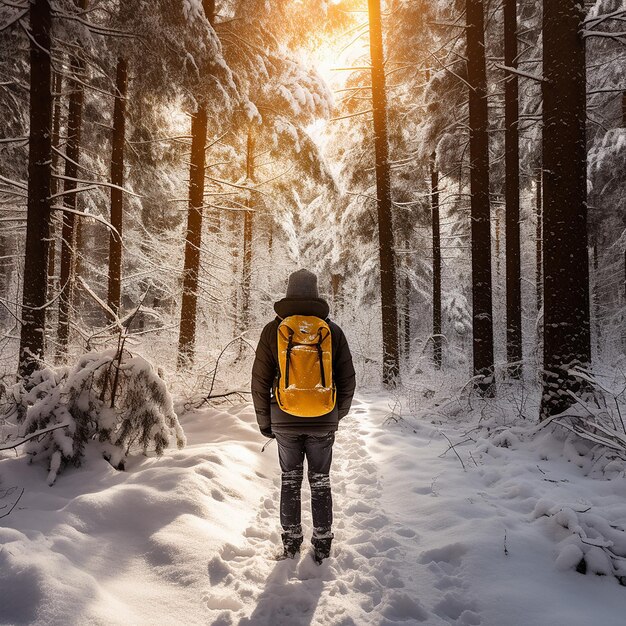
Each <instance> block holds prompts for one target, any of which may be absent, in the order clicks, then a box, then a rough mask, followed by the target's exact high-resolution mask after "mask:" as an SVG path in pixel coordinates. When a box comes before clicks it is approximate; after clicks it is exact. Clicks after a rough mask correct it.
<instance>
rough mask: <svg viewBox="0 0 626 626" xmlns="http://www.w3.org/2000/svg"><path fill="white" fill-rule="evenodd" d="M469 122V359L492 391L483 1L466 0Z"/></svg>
mask: <svg viewBox="0 0 626 626" xmlns="http://www.w3.org/2000/svg"><path fill="white" fill-rule="evenodd" d="M467 58H468V62H467V76H468V82H469V84H470V89H469V124H470V191H471V222H472V226H471V237H472V246H471V248H472V309H473V310H472V329H473V363H474V376H477V377H480V378H478V379H477V388H478V390H479V392H480V393H481V394H483V395H493V393H494V379H493V376H494V363H493V314H492V306H493V304H492V287H491V222H490V217H491V216H490V203H489V139H488V133H487V130H488V109H487V70H486V62H485V23H484V7H483V2H482V0H467Z"/></svg>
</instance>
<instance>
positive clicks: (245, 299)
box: [240, 129, 255, 333]
mask: <svg viewBox="0 0 626 626" xmlns="http://www.w3.org/2000/svg"><path fill="white" fill-rule="evenodd" d="M254 143H255V142H254V136H253V133H252V130H251V129H249V130H248V141H247V146H246V183H247V184H248V185H252V184H253V183H254V148H255V145H254ZM251 194H252V192H250V191H248V192H246V201H245V204H246V208H247V209H248V210H247V211H244V214H243V271H242V281H241V317H240V320H241V326H240V331H241V332H242V333H244V332H245V331H246V330H248V326H249V324H250V274H251V273H252V219H253V202H252V196H251Z"/></svg>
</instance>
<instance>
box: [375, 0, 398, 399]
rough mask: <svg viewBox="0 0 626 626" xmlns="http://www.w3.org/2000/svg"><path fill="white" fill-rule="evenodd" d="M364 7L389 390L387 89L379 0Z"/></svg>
mask: <svg viewBox="0 0 626 626" xmlns="http://www.w3.org/2000/svg"><path fill="white" fill-rule="evenodd" d="M368 8H369V24H370V28H369V32H370V53H371V60H372V70H371V71H372V110H373V118H374V148H375V157H376V167H375V169H376V191H377V194H376V197H377V202H376V204H377V206H378V239H379V255H380V292H381V310H382V343H383V383H384V384H386V385H388V386H391V387H393V386H395V380H396V378H397V376H398V375H399V360H398V305H397V298H396V265H395V251H394V233H393V223H392V198H391V172H390V168H389V137H388V131H387V90H386V85H385V67H384V50H383V35H382V21H381V14H380V0H368Z"/></svg>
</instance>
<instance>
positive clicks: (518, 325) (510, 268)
mask: <svg viewBox="0 0 626 626" xmlns="http://www.w3.org/2000/svg"><path fill="white" fill-rule="evenodd" d="M517 54H518V53H517V0H504V65H505V66H506V67H509V68H512V69H513V70H516V69H517ZM518 123H519V86H518V78H517V74H515V72H511V73H510V74H509V75H508V76H507V78H506V82H505V84H504V126H505V131H504V132H505V139H504V141H505V168H506V175H505V176H506V182H505V206H506V347H507V359H508V362H509V364H510V367H509V372H510V374H511V375H512V376H514V377H518V376H519V375H520V374H521V360H522V294H521V280H522V277H521V251H520V226H519V221H520V191H519V189H520V187H519V186H520V176H519V134H518Z"/></svg>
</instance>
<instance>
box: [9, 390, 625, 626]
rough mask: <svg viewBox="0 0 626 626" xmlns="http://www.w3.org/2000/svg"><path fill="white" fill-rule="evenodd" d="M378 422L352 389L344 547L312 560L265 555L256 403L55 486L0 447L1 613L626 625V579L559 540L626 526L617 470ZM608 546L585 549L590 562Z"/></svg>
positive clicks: (536, 445)
mask: <svg viewBox="0 0 626 626" xmlns="http://www.w3.org/2000/svg"><path fill="white" fill-rule="evenodd" d="M389 414H390V410H389V404H388V401H387V400H385V399H382V398H380V397H378V398H377V397H374V396H361V397H360V399H359V400H358V401H355V405H354V408H353V411H352V413H351V416H350V417H349V418H347V419H346V420H344V421H343V422H342V424H341V426H342V429H341V430H340V433H339V434H338V437H337V443H336V446H335V451H334V456H335V460H334V465H333V474H332V482H333V490H334V500H335V528H334V530H335V537H336V539H335V544H334V546H333V554H332V557H331V558H330V559H329V560H328V561H326V562H324V563H323V564H322V565H321V566H319V567H318V566H317V565H315V564H314V562H313V561H312V559H311V558H310V556H309V554H308V550H305V551H304V552H303V554H302V555H301V557H300V558H299V559H296V560H293V561H292V560H287V561H280V562H276V561H273V560H272V559H271V556H272V554H273V553H275V552H276V550H277V547H278V545H279V541H280V539H279V525H278V498H279V472H278V465H277V459H276V444H275V443H271V444H270V445H269V446H268V448H267V449H266V450H265V452H263V453H261V445H262V444H263V443H264V442H265V440H264V439H263V438H262V437H261V436H260V435H259V434H258V431H257V428H256V423H255V421H254V416H253V411H252V408H251V406H250V405H247V404H246V405H241V406H237V407H232V408H227V409H206V410H202V411H197V412H193V413H188V414H185V415H183V416H182V417H181V423H182V425H183V427H184V429H185V432H186V434H187V438H188V446H187V447H186V448H185V449H183V450H180V451H177V450H167V451H166V453H165V454H164V456H163V457H161V458H160V459H159V458H152V457H150V458H146V457H134V458H133V459H132V460H131V462H130V463H129V464H128V467H127V471H125V472H118V471H116V470H114V469H112V468H111V467H110V466H109V465H108V463H106V462H105V461H104V460H102V459H99V458H94V457H89V458H88V459H87V463H86V464H85V465H84V466H83V467H82V468H80V469H78V470H73V469H72V470H70V469H68V470H66V471H65V472H64V473H63V474H61V476H60V477H59V479H58V480H57V482H56V484H55V485H54V486H53V487H48V486H47V485H46V482H45V477H46V469H45V467H43V466H41V465H26V463H25V460H24V459H23V458H19V457H18V458H4V459H3V460H2V461H0V478H1V480H2V482H1V484H0V506H4V508H3V509H0V515H2V513H5V512H6V511H7V510H8V509H9V508H10V507H11V506H12V505H13V503H14V502H15V501H16V499H17V498H18V496H20V493H21V490H22V488H23V489H24V492H23V495H22V496H21V498H20V500H19V502H18V503H17V506H16V507H15V508H14V510H13V511H12V512H11V514H10V515H8V516H6V517H4V518H2V519H0V545H1V547H0V622H1V623H2V624H24V623H31V624H42V625H43V624H45V625H55V624H59V625H61V624H63V625H66V624H81V625H83V624H106V625H115V624H124V625H127V624H189V625H191V624H215V625H224V626H226V625H228V624H259V625H260V624H268V625H269V624H272V625H280V624H284V625H288V626H298V625H301V624H302V625H305V624H306V625H308V624H317V625H324V626H327V625H335V624H337V625H346V626H347V625H353V624H354V625H361V624H417V623H421V624H426V625H433V626H436V625H444V624H463V625H470V624H482V625H485V626H487V625H489V626H532V625H537V626H546V625H555V626H578V625H580V626H583V625H585V626H587V625H589V624H601V625H603V626H618V625H619V626H622V625H623V624H624V623H625V619H626V618H625V617H624V616H625V615H626V588H624V587H621V586H620V585H619V584H618V582H617V579H616V578H615V577H613V576H596V575H593V574H588V575H586V576H583V575H581V574H579V573H576V572H575V571H574V569H573V567H572V559H574V560H575V559H576V558H579V556H580V555H579V553H577V552H576V549H579V548H578V545H579V544H576V543H575V542H570V541H569V539H571V538H579V534H580V533H581V532H583V530H582V529H586V531H587V532H589V529H592V528H597V529H600V530H599V531H598V533H597V534H598V537H600V536H604V537H606V535H607V533H610V532H615V533H621V532H622V531H621V530H619V528H618V529H615V528H612V529H611V528H610V526H609V522H610V523H611V524H612V525H613V526H619V527H621V528H623V527H624V524H625V523H626V484H625V483H626V481H625V480H624V478H616V479H614V480H610V481H608V480H597V479H592V478H588V477H586V476H585V475H583V472H582V470H581V469H580V468H579V467H578V466H577V465H576V464H575V463H573V462H568V461H567V460H566V459H565V458H563V457H562V456H561V454H560V452H559V453H558V454H557V450H559V448H558V447H557V446H554V448H553V449H552V448H551V447H550V444H549V443H547V440H545V441H543V440H539V441H534V442H531V443H524V444H519V443H517V442H513V447H514V448H515V449H513V448H511V447H496V446H494V445H493V444H492V443H490V442H485V441H480V440H479V441H478V442H476V441H466V442H465V443H459V445H456V446H455V450H456V452H457V453H458V454H459V456H460V458H461V460H462V461H463V463H464V465H465V469H464V468H463V467H462V465H461V462H460V460H459V458H458V457H457V455H456V453H455V451H454V450H452V449H449V445H450V444H449V443H448V441H447V439H446V438H445V437H444V433H445V435H446V436H447V437H448V438H449V439H450V441H452V442H462V441H463V440H465V439H467V437H465V436H464V434H463V433H464V432H465V429H466V428H467V425H466V424H459V423H457V424H456V425H455V424H435V423H432V422H431V421H430V420H428V419H420V420H418V419H416V418H413V419H410V418H407V419H404V420H399V421H396V420H393V419H392V420H388V419H386V418H387V417H388V416H389ZM502 443H506V441H504V440H502ZM553 452H554V453H553ZM470 453H471V454H470ZM14 487H15V489H13V488H14ZM307 495H308V494H307ZM307 495H305V497H304V498H303V502H307ZM304 511H305V513H304V524H305V527H306V530H305V531H306V532H307V535H310V528H311V523H310V522H311V520H310V515H309V514H308V509H307V508H306V507H305V509H304ZM544 513H546V515H544ZM585 516H587V517H585ZM603 523H605V524H606V528H604V526H603ZM603 529H604V530H603ZM600 531H603V532H604V534H603V532H600ZM598 537H595V538H593V537H592V536H591V535H589V536H588V537H587V539H588V542H589V543H594V542H596V543H598V542H599V539H598ZM613 539H614V540H615V538H613ZM618 539H619V537H618ZM576 540H577V541H578V539H576ZM574 545H576V546H577V547H576V548H573V547H572V546H574ZM585 545H587V544H585ZM588 547H589V546H588ZM585 549H587V548H585ZM591 549H593V548H591ZM598 550H599V549H598ZM603 554H604V553H603V552H602V551H601V550H599V552H598V553H596V554H595V555H594V554H593V553H591V554H589V553H588V554H587V555H586V556H587V560H588V561H589V563H590V565H594V564H595V565H594V567H596V568H597V569H598V570H601V569H602V555H603Z"/></svg>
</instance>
